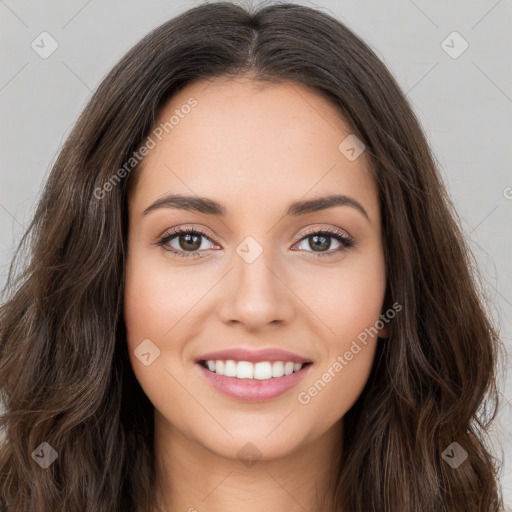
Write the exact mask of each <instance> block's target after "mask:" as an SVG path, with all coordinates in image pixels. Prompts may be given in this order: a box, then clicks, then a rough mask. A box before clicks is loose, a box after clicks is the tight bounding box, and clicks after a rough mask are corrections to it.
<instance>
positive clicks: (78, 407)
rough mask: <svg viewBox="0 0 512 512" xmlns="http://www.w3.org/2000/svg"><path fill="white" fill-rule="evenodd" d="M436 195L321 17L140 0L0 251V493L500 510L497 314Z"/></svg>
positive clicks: (195, 506)
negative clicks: (133, 35)
mask: <svg viewBox="0 0 512 512" xmlns="http://www.w3.org/2000/svg"><path fill="white" fill-rule="evenodd" d="M291 185H292V186H291ZM455 218H456V214H455V212H454V211H453V209H452V208H451V204H450V201H449V199H448V197H447V195H446V192H445V189H444V186H443V184H442V181H441V179H440V177H439V174H438V171H437V169H436V166H435V163H434V159H433V156H432V154H431V151H430V149H429V146H428V143H427V141H426V139H425V136H424V134H423V132H422V130H421V127H420V125H419V123H418V121H417V119H416V117H415V115H414V113H413V111H412V110H411V107H410V106H409V105H408V103H407V101H406V99H405V97H404V95H403V93H402V92H401V91H400V89H399V87H398V86H397V84H396V82H395V80H394V79H393V77H392V76H391V74H390V73H389V71H388V70H387V69H386V68H385V66H384V64H383V63H382V62H381V61H380V60H379V59H378V58H377V56H376V55H375V54H374V53H373V51H372V50H371V49H370V48H369V47H368V46H367V45H366V44H365V43H364V42H363V41H362V40H361V39H359V38H358V37H357V36H356V35H355V34H353V33H352V32H351V31H350V30H349V29H348V28H347V27H346V26H344V25H343V24H342V23H340V22H339V21H337V20H335V19H333V18H331V17H329V16H328V15H326V14H324V13H322V12H319V11H316V10H313V9H311V8H307V7H301V6H297V5H293V4H282V5H279V4H277V5H272V6H267V7H264V8H261V9H260V10H257V11H256V12H250V11H249V10H246V9H244V8H242V7H240V6H236V5H233V4H230V3H224V2H221V3H211V4H206V5H201V6H199V7H195V8H193V9H190V10H188V11H187V12H185V13H184V14H182V15H180V16H178V17H176V18H175V19H172V20H170V21H168V22H166V23H164V24H163V25H162V26H160V27H158V28H157V29H156V30H154V31H153V32H151V33H150V34H149V35H147V36H146V37H145V38H144V39H143V40H142V41H140V42H139V43H138V44H137V45H136V46H135V47H134V48H133V49H132V50H131V51H129V52H128V53H127V55H126V56H125V57H124V58H123V59H122V60H121V61H120V62H119V63H118V64H117V65H116V66H115V68H114V69H113V70H112V71H111V72H110V73H109V74H108V76H107V77H106V78H105V80H104V81H103V82H102V84H101V85H100V87H99V88H98V90H97V91H96V93H95V94H94V96H93V97H92V99H91V101H90V102H89V104H88V105H87V107H86V108H85V110H84V112H83V113H82V115H81V117H80V119H79V120H78V122H77V124H76V126H75V128H74V130H73V132H72V133H71V135H70V136H69V138H68V140H67V141H66V144H65V146H64V148H63V149H62V151H61V153H60V155H59V157H58V159H57V161H56V163H55V165H54V168H53V170H52V172H51V175H50V177H49V179H48V182H47V184H46V187H45V189H44V192H43V195H42V198H41V201H40V203H39V205H38V208H37V212H36V214H35V216H34V220H33V221H32V223H31V225H30V227H29V229H28V231H27V233H26V235H25V237H24V239H23V240H22V243H21V244H20V249H21V247H22V246H23V245H24V243H25V242H27V241H28V240H29V239H30V241H31V245H30V261H29V263H28V264H27V267H26V268H25V269H24V272H23V273H21V274H20V275H19V276H17V277H14V276H13V275H12V272H11V273H10V275H9V282H8V284H9V292H10V293H9V296H8V299H7V300H6V302H5V304H4V305H3V306H2V309H1V316H0V320H1V333H0V334H1V337H0V349H1V350H0V388H1V389H2V391H3V397H4V402H5V408H6V413H5V414H4V415H3V417H2V426H3V428H4V429H5V439H4V440H3V444H2V445H1V451H0V468H1V471H0V475H1V476H0V479H1V480H0V481H1V489H0V503H1V506H2V507H3V509H4V510H9V512H10V511H22V510H23V511H25V510H31V511H41V512H49V511H52V512H54V511H59V510H63V511H64V510H66V511H85V510H91V511H92V510H94V511H96V512H98V511H114V510H115V511H123V512H124V511H137V512H142V511H148V512H149V511H151V512H154V511H156V510H160V511H162V512H164V511H171V510H189V511H193V510H198V511H203V510H204V511H216V510H223V511H224V512H226V511H230V510H235V508H236V509H237V510H239V509H240V508H243V509H244V510H246V511H251V510H261V509H267V510H319V511H320V510H321V511H343V512H363V511H393V512H394V511H397V510H400V511H411V512H412V511H414V512H417V511H420V510H422V511H423V510H425V511H426V510H428V511H430V512H435V511H439V512H441V511H443V512H445V511H450V512H452V511H453V512H455V511H457V512H461V511H464V512H470V511H471V512H472V511H475V512H476V511H478V512H483V511H485V512H489V511H497V510H500V508H499V507H500V506H501V502H502V500H501V498H500V495H499V491H498V485H497V469H498V468H497V465H496V463H495V461H494V459H493V457H492V455H491V454H490V452H489V451H488V450H487V448H486V444H485V443H486V437H485V436H486V431H487V428H488V426H489V424H490V421H491V420H492V419H493V417H494V414H495V409H494V406H495V405H496V399H497V394H496V382H495V366H496V362H497V361H496V360H497V353H498V348H499V339H498V335H497V333H496V330H495V329H494V328H493V326H492V324H491V322H490V319H489V318H488V317H487V315H486V312H485V310H484V307H483V304H482V300H481V298H480V296H479V294H478V289H477V286H476V283H475V279H474V277H473V274H472V270H471V264H470V263H471V260H470V258H471V257H470V252H469V250H468V248H467V246H466V244H465V241H464V240H463V237H462V235H461V231H460V230H459V227H458V224H457V222H456V221H455ZM483 405H488V406H490V409H488V408H483V407H482V406H483Z"/></svg>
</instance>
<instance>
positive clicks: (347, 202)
mask: <svg viewBox="0 0 512 512" xmlns="http://www.w3.org/2000/svg"><path fill="white" fill-rule="evenodd" d="M335 206H351V207H352V208H355V209H356V210H358V211H359V212H360V213H362V214H363V215H364V217H365V218H366V219H367V220H368V221H370V218H369V216H368V213H367V212H366V210H365V209H364V208H363V206H362V205H361V203H359V202H358V201H356V200H355V199H354V198H353V197H349V196H345V195H330V196H325V197H318V198H316V199H308V200H303V201H294V202H293V203H291V204H290V205H289V206H288V209H287V210H286V212H285V214H284V216H285V217H286V216H292V217H297V216H299V215H305V214H307V213H312V212H318V211H321V210H327V209H328V208H333V207H335ZM160 208H173V209H177V210H187V211H190V212H197V213H204V214H207V215H216V216H220V217H225V216H226V215H227V210H226V209H225V208H224V207H223V206H222V204H221V203H219V202H217V201H215V200H214V199H209V198H207V197H198V196H185V195H181V194H170V195H166V196H163V197H161V198H159V199H157V200H156V201H155V202H154V203H153V204H151V205H150V206H148V207H147V208H146V209H145V210H144V212H143V215H147V214H148V213H150V212H152V211H155V210H158V209H160Z"/></svg>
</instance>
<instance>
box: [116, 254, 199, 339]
mask: <svg viewBox="0 0 512 512" xmlns="http://www.w3.org/2000/svg"><path fill="white" fill-rule="evenodd" d="M164 263H165V262H164ZM208 286H209V285H208V282H204V280H203V279H201V277H200V275H199V273H193V272H190V271H188V272H187V270H186V269H183V270H180V269H179V268H178V269H177V268H173V269H172V271H170V270H169V267H168V266H165V265H162V263H161V261H158V260H157V261H155V260H154V259H152V258H147V257H146V258H142V257H138V256H137V254H134V255H133V258H132V259H131V260H130V261H128V262H127V265H126V280H125V292H124V318H125V323H126V329H127V335H128V340H127V341H128V344H129V345H130V347H131V348H132V349H133V348H134V346H133V345H136V344H137V343H140V341H142V340H143V339H145V338H150V339H152V338H154V339H155V340H161V341H164V340H169V339H171V338H172V337H176V335H177V334H178V333H179V332H180V330H181V329H182V325H183V324H182V323H181V320H182V319H184V318H185V317H186V315H187V314H188V313H190V311H191V310H192V309H193V308H194V305H195V304H196V303H197V301H198V297H200V296H201V295H202V294H204V293H205V291H206V290H207V289H208Z"/></svg>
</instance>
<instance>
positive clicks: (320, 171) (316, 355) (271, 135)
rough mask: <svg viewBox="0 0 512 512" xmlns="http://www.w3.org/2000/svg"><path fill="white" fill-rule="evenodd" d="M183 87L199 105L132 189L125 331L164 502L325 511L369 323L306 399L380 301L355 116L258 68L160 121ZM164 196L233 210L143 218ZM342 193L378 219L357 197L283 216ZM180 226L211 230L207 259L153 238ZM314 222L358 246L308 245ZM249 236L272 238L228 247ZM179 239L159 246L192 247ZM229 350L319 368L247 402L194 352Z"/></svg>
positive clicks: (201, 84)
mask: <svg viewBox="0 0 512 512" xmlns="http://www.w3.org/2000/svg"><path fill="white" fill-rule="evenodd" d="M191 97H194V98H195V99H196V100H197V102H198V104H197V106H196V107H195V108H193V109H192V110H191V112H190V113H189V114H187V115H186V116H184V117H183V119H180V122H179V124H177V125H176V126H175V127H174V128H173V129H172V131H169V134H167V135H165V136H164V137H163V138H162V140H161V141H159V142H158V144H157V145H156V147H155V148H153V149H152V150H151V151H150V152H149V154H148V155H147V156H146V158H145V160H144V162H143V167H142V171H141V172H142V174H141V176H140V178H141V179H140V181H139V182H138V184H137V186H136V187H135V188H134V189H133V190H132V191H131V193H130V195H129V198H128V206H129V233H128V254H127V264H126V269H125V270H126V281H125V310H124V315H125V322H126V327H127V343H128V348H129V353H130V360H131V364H132V366H133V370H134V372H135V375H136V377H137V379H138V381H139V382H140V384H141V386H142V388H143V390H144V392H145V393H146V394H147V396H148V397H149V399H150V400H151V402H152V403H153V405H154V407H155V413H154V414H155V454H156V458H157V479H158V482H159V483H160V485H161V491H160V492H161V495H160V500H161V503H162V510H164V511H171V510H172V511H187V510H190V511H191V512H192V511H193V510H194V509H195V510H197V511H200V512H203V511H208V512H215V511H222V512H231V511H235V510H236V511H239V510H240V509H243V510H245V511H248V512H251V511H261V510H268V511H281V510H289V511H299V510H300V511H303V510H304V509H305V510H318V509H319V508H318V507H319V503H318V499H317V494H318V496H327V495H330V492H331V488H330V487H329V477H330V476H331V475H332V474H333V472H334V467H335V466H334V464H335V458H334V455H335V454H337V453H340V450H341V433H342V419H343V416H344V414H345V413H346V412H347V411H348V410H349V409H350V407H351V406H352V405H353V404H354V402H355V401H356V399H357V398H358V396H359V395H360V394H361V392H362V390H363V388H364V386H365V384H366V382H367V379H368V376H369V373H370V369H371V366H372V363H373V359H374V355H375V349H376V343H377V342H378V341H377V337H376V336H375V337H373V338H372V337H369V338H368V343H367V345H366V346H363V345H362V347H363V348H362V350H361V351H360V352H359V353H357V355H355V356H354V357H353V359H352V360H351V361H350V362H348V364H347V365H346V366H344V368H343V370H342V371H340V372H333V373H334V375H335V377H333V378H331V380H330V382H329V383H327V384H326V385H325V386H324V387H323V389H321V391H320V392H319V393H318V394H317V395H316V396H314V397H312V398H311V400H310V402H309V403H307V404H302V403H300V402H299V400H298V394H299V392H301V391H302V392H304V391H305V390H307V389H308V388H309V387H310V386H312V385H313V383H314V382H315V381H317V380H318V379H321V378H322V374H324V373H325V372H326V371H328V368H329V367H331V368H332V366H333V364H334V362H335V361H336V360H337V357H338V356H340V355H343V354H344V353H345V352H346V351H347V350H348V349H349V348H350V346H351V343H352V342H353V341H354V340H355V339H356V337H357V336H358V334H360V333H361V332H363V331H364V330H365V328H370V327H372V326H374V324H375V323H376V321H377V320H378V319H379V315H380V314H381V313H383V311H382V305H383V300H384V293H385V283H386V277H385V261H384V254H383V247H382V240H381V219H380V206H379V201H378V191H377V188H376V184H375V183H374V180H373V178H372V177H371V175H370V172H369V170H368V168H367V161H366V155H365V153H364V152H363V153H362V154H361V156H360V157H358V158H357V159H356V160H354V161H350V160H348V159H347V158H346V157H345V156H344V155H343V154H342V153H341V152H340V150H339V149H338V145H339V144H340V142H341V141H343V140H344V139H345V138H346V137H347V135H349V134H350V133H351V132H350V129H349V128H348V126H347V125H346V124H345V123H344V122H343V120H342V118H341V117H340V115H339V114H338V112H337V111H336V109H335V108H334V106H333V105H332V104H331V103H330V102H329V101H328V100H327V99H325V98H324V97H323V96H321V95H319V94H318V93H317V92H315V91H314V90H312V89H309V88H307V87H304V86H301V85H299V84H295V83H293V84H292V83H283V84H262V83H258V82H254V81H251V80H250V79H249V78H238V79H236V80H233V79H218V80H216V81H214V82H205V81H197V82H194V83H193V84H191V85H188V86H187V87H186V88H184V89H183V90H182V91H180V92H179V93H178V94H176V95H175V96H173V97H172V98H171V100H170V101H169V102H168V103H167V104H166V105H165V106H164V108H163V109H162V110H161V112H159V118H158V119H157V124H158V123H159V122H161V121H166V120H169V118H170V117H171V115H172V114H173V113H174V111H175V110H176V109H179V108H180V107H181V106H182V105H183V104H185V103H186V102H187V101H188V100H189V98H191ZM291 184H293V186H291ZM168 193H174V194H187V195H197V196H201V197H208V198H212V199H215V200H217V201H219V202H220V203H222V205H223V206H224V207H225V208H226V209H227V212H228V213H227V215H226V216H225V217H224V218H221V217H216V216H214V215H208V214H204V213H196V212H191V211H186V210H178V209H171V208H160V209H156V210H154V211H152V212H150V213H148V214H147V215H144V214H143V211H144V210H145V209H146V208H147V207H148V206H149V205H150V204H152V203H153V202H154V201H155V200H156V199H158V198H160V197H161V196H163V195H165V194H168ZM333 193H339V194H345V195H348V196H351V197H353V198H354V199H356V200H357V201H358V202H359V203H361V205H362V206H363V207H364V209H365V210H366V212H367V213H368V217H369V219H367V218H365V216H364V215H363V214H362V213H361V212H359V211H358V210H357V209H356V208H353V207H351V206H347V205H345V206H336V207H332V208H329V209H326V210H323V211H318V212H313V213H308V214H305V215H301V216H299V217H283V214H284V212H285V210H286V209H287V207H288V205H289V204H290V203H291V202H292V201H296V200H300V199H302V200H303V199H312V198H315V197H321V196H326V195H330V194H333ZM179 226H185V227H187V228H190V227H197V228H202V229H203V230H205V231H206V233H207V236H208V237H209V238H210V240H208V239H207V238H201V240H202V244H201V246H200V252H201V255H202V257H199V258H190V259H184V258H179V257H178V256H175V255H173V254H172V253H169V252H165V251H164V250H163V249H162V248H161V247H159V246H158V245H156V242H157V241H158V240H159V239H160V238H161V237H162V236H164V235H165V233H166V231H168V230H169V229H171V228H174V227H179ZM309 228H319V229H325V228H327V229H333V228H334V229H336V228H338V229H340V230H342V232H343V233H345V234H347V235H348V236H351V237H352V238H353V239H354V240H355V241H356V245H355V247H352V248H345V249H343V246H341V244H340V243H339V242H337V241H336V239H334V238H333V239H328V241H329V240H330V242H331V246H330V247H327V248H324V249H323V253H328V252H331V256H325V257H317V258H316V259H315V256H316V255H317V254H319V253H318V252H315V251H314V248H312V245H310V243H309V242H311V244H313V241H311V236H312V235H311V234H309V236H304V234H303V233H304V231H306V229H309ZM247 236H251V237H253V238H254V239H255V240H256V241H257V242H258V243H259V245H260V246H261V248H262V250H263V252H262V254H261V255H260V256H259V257H258V258H257V259H256V260H255V261H253V262H252V263H248V262H246V261H245V260H244V259H243V258H242V257H240V256H239V254H238V253H237V252H236V249H237V247H238V246H239V244H240V243H241V242H242V241H243V240H244V239H245V238H246V237H247ZM179 242H180V237H179V236H177V237H175V238H174V239H173V241H172V242H171V241H169V242H168V244H167V245H168V246H169V245H171V246H172V247H174V248H175V249H176V250H181V252H182V253H184V252H186V251H187V248H186V247H187V246H186V245H185V249H183V245H180V243H179ZM339 247H341V251H337V252H335V250H336V249H338V248H339ZM189 251H190V249H189ZM379 336H381V337H386V328H385V327H384V329H382V330H381V331H380V332H379ZM145 339H150V340H151V341H152V343H154V344H155V345H156V346H157V347H158V348H159V350H160V355H159V357H157V358H156V359H154V361H153V362H152V363H151V364H150V365H148V366H145V365H144V364H142V363H141V361H140V360H139V359H138V357H136V356H135V354H134V350H135V349H136V348H137V346H138V345H139V344H140V343H141V342H142V341H143V340H145ZM233 347H248V348H253V349H260V348H270V347H278V348H282V349H285V350H289V351H291V352H295V353H297V354H300V355H302V356H304V357H307V358H308V359H310V360H311V361H313V363H314V364H313V366H312V367H311V368H310V371H309V373H308V375H307V376H306V378H305V379H303V381H302V382H301V383H300V384H299V385H298V386H297V387H296V388H294V389H292V390H291V391H288V392H287V393H285V394H284V395H282V396H280V397H278V398H275V399H272V400H269V401H264V402H257V403H247V402H243V401H240V400H236V399H233V398H228V397H226V396H224V395H222V394H221V393H219V392H218V391H216V390H215V389H213V388H212V387H211V386H210V385H209V384H208V382H207V381H206V380H205V379H204V378H203V377H202V375H201V374H200V372H198V369H197V367H196V366H195V364H194V359H195V358H196V357H198V356H200V355H202V354H205V353H206V352H209V351H213V350H221V349H225V348H233ZM249 442H250V443H252V445H254V446H255V447H256V448H257V450H258V452H259V456H260V457H261V458H260V459H259V460H258V461H257V462H256V463H255V464H254V465H251V466H250V467H249V465H248V464H246V463H244V461H243V460H241V459H240V458H239V457H238V456H237V452H238V451H239V450H240V449H241V448H242V447H244V446H245V445H246V443H249ZM251 449H252V450H254V449H253V448H251ZM323 510H325V509H323Z"/></svg>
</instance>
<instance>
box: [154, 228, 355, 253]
mask: <svg viewBox="0 0 512 512" xmlns="http://www.w3.org/2000/svg"><path fill="white" fill-rule="evenodd" d="M184 233H186V234H193V235H200V236H203V237H204V238H206V239H207V240H208V241H210V242H212V243H214V242H213V240H212V239H211V238H210V237H209V236H208V235H207V234H206V233H205V232H204V231H202V230H201V229H199V228H177V229H174V230H171V231H168V232H166V233H165V234H164V235H163V236H162V237H161V238H160V239H159V240H158V241H157V242H156V245H157V246H158V247H160V248H161V249H162V250H163V251H165V252H170V253H173V254H174V255H176V256H177V257H178V258H201V257H202V256H200V255H199V253H200V252H201V251H199V250H196V251H178V250H176V249H173V248H169V247H166V244H167V243H168V242H170V241H171V240H172V239H173V238H176V237H177V236H178V235H181V234H184ZM313 235H327V236H329V237H332V238H334V239H335V240H337V241H338V242H340V243H341V246H340V247H338V248H337V249H335V250H333V251H329V252H323V253H322V252H320V253H316V254H315V256H314V257H313V258H324V257H330V256H333V255H334V254H337V253H339V252H341V251H343V250H345V249H350V248H352V247H354V246H355V241H354V239H353V238H351V237H349V236H347V235H344V234H342V233H341V231H335V230H330V229H316V230H311V231H307V232H306V233H303V236H302V238H301V239H300V240H299V241H298V242H297V243H300V242H302V241H303V240H304V239H307V238H309V237H310V236H313ZM306 252H313V251H306Z"/></svg>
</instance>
